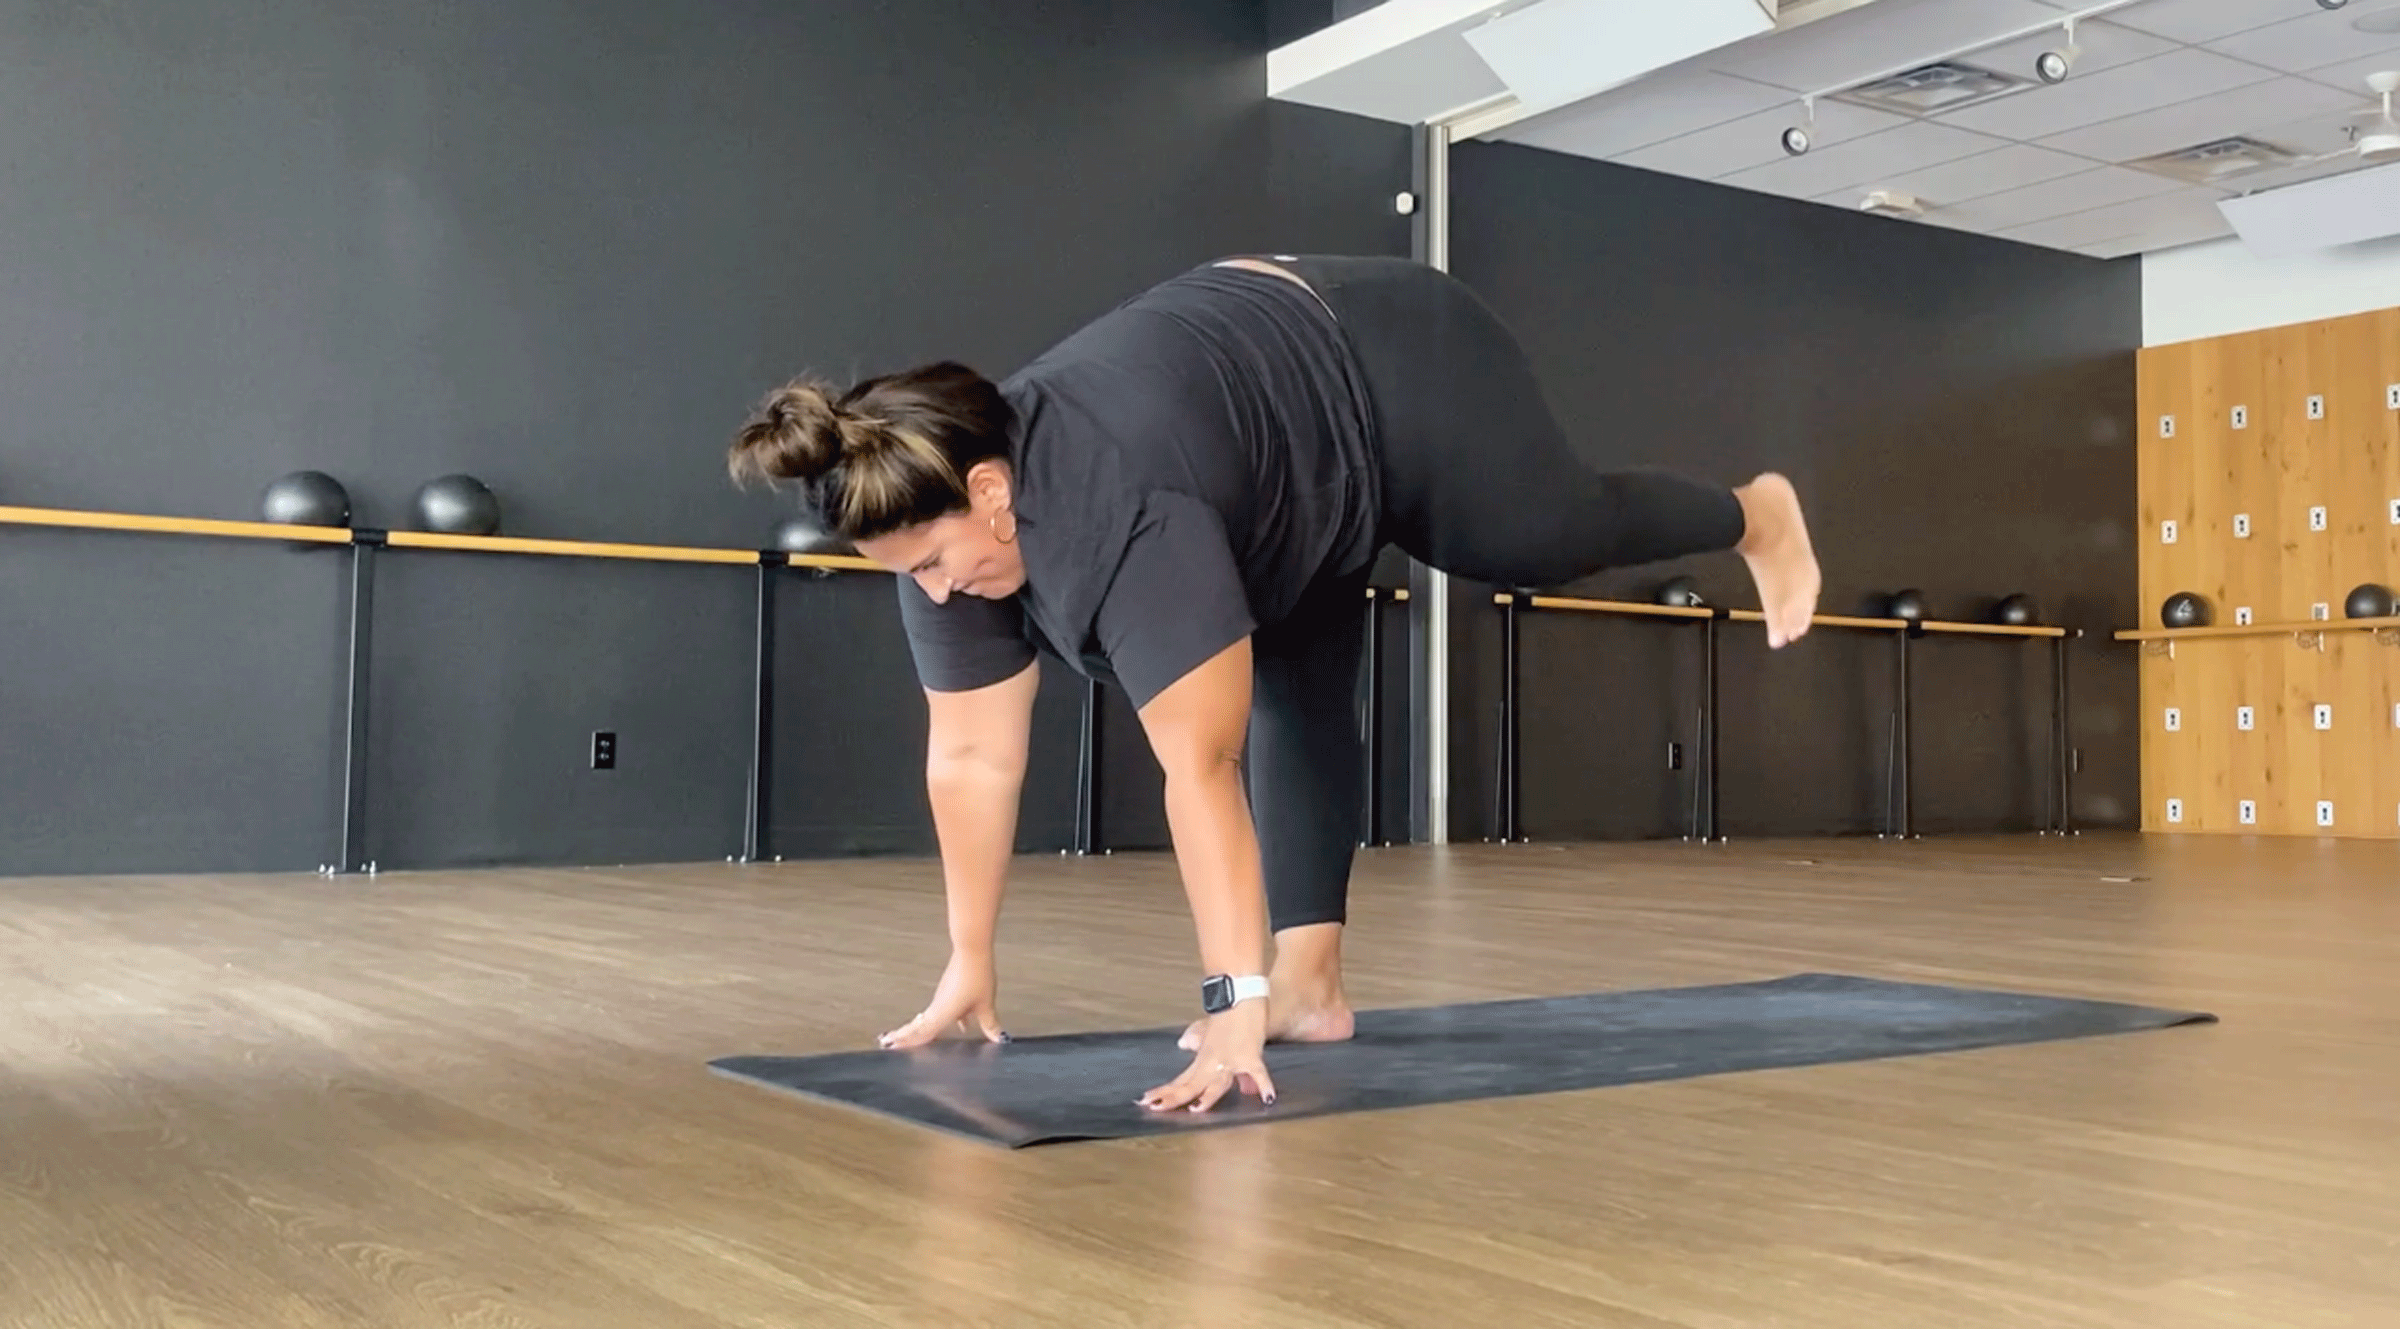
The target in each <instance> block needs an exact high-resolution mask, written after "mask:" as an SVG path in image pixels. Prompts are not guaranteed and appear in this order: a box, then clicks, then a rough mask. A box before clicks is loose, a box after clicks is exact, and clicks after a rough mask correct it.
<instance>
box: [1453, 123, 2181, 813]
mask: <svg viewBox="0 0 2400 1329" xmlns="http://www.w3.org/2000/svg"><path fill="white" fill-rule="evenodd" d="M1452 170H1453V178H1452V187H1453V192H1452V208H1453V222H1452V233H1451V244H1452V268H1453V270H1454V271H1455V272H1456V273H1457V274H1458V275H1459V276H1460V277H1462V278H1464V279H1465V280H1467V281H1468V282H1469V283H1470V284H1472V285H1474V286H1475V287H1476V288H1477V289H1478V290H1479V291H1481V292H1482V293H1483V295H1484V296H1485V298H1486V299H1488V300H1489V301H1490V302H1491V303H1492V304H1493V306H1494V307H1495V308H1496V309H1497V310H1498V311H1499V313H1500V314H1501V315H1502V317H1504V318H1505V319H1507V320H1508V321H1509V322H1510V324H1511V325H1512V326H1513V327H1514V328H1515V329H1516V331H1517V333H1518V335H1519V336H1520V337H1521V338H1522V339H1523V341H1524V342H1525V344H1526V346H1527V347H1528V349H1529V350H1530V352H1531V354H1532V355H1533V357H1534V360H1535V362H1536V366H1537V369H1538V370H1539V372H1540V374H1541V376H1542V378H1543V380H1544V381H1545V382H1546V384H1547V385H1548V387H1549V391H1550V394H1551V398H1552V403H1553V406H1554V408H1555V410H1556V412H1557V414H1558V416H1559V417H1560V419H1561V421H1562V423H1563V424H1564V425H1565V426H1566V428H1567V430H1568V432H1569V433H1570V434H1571V435H1572V436H1573V437H1574V438H1575V439H1576V440H1577V441H1578V443H1579V445H1580V446H1582V447H1583V448H1584V449H1585V452H1586V455H1587V456H1588V457H1589V458H1590V459H1591V460H1592V461H1593V462H1594V463H1595V464H1600V465H1610V466H1616V465H1651V464H1659V465H1668V466H1673V467H1677V468H1680V469H1683V470H1687V471H1690V472H1694V473H1697V474H1699V475H1703V476H1707V477H1711V478H1714V479H1718V480H1722V481H1726V482H1738V481H1741V480H1745V479H1747V478H1749V477H1750V476H1752V475H1754V474H1756V473H1757V472H1758V471H1760V470H1765V469H1776V470H1781V471H1784V472H1786V473H1787V474H1789V475H1791V476H1792V478H1793V480H1794V481H1795V482H1796V483H1797V484H1798V485H1799V487H1800V489H1801V492H1802V496H1803V498H1804V499H1805V501H1806V502H1807V504H1808V507H1809V511H1810V516H1811V519H1812V524H1813V532H1814V537H1815V541H1816V546H1817V551H1818V554H1819V557H1820V560H1821V561H1822V563H1823V565H1824V569H1825V575H1826V583H1827V584H1826V594H1825V601H1824V608H1825V610H1826V611H1827V612H1831V613H1862V612H1879V606H1878V600H1879V597H1880V596H1882V595H1883V594H1885V593H1888V592H1890V591H1893V590H1896V589H1899V588H1901V587H1908V586H1913V587H1918V588H1921V589H1923V590H1924V591H1925V592H1926V593H1927V595H1928V596H1929V597H1930V599H1931V603H1932V607H1933V610H1934V613H1935V615H1936V616H1937V617H1945V618H1979V617H1982V616H1983V615H1984V614H1985V613H1986V611H1987V609H1988V607H1989V605H1990V604H1991V602H1992V601H1994V600H1996V599H1998V598H1999V597H2001V596H2004V595H2007V594H2010V593H2012V592H2020V591H2021V592H2026V593H2029V594H2031V595H2032V596H2034V597H2035V599H2036V600H2037V602H2038V603H2039V605H2040V606H2041V609H2042V611H2043V613H2044V614H2045V616H2046V617H2047V618H2048V619H2049V620H2050V621H2054V622H2059V623H2063V624H2067V625H2072V626H2076V627H2080V628H2082V629H2084V630H2085V632H2086V633H2087V635H2086V636H2085V637H2084V638H2083V639H2082V640H2081V641H2080V642H2079V643H2078V644H2077V645H2076V647H2075V648H2074V651H2073V655H2072V659H2073V674H2072V677H2073V695H2074V703H2075V705H2074V714H2075V718H2076V731H2075V741H2076V743H2077V744H2078V745H2079V746H2080V747H2081V749H2082V754H2083V768H2082V771H2081V773H2080V775H2079V776H2078V777H2077V786H2076V792H2077V799H2078V802H2077V808H2076V810H2077V813H2078V816H2079V817H2080V818H2081V819H2082V820H2084V821H2086V822H2089V823H2094V824H2111V825H2120V826H2124V825H2132V824H2134V819H2135V809H2136V807H2137V806H2138V801H2139V800H2138V779H2137V762H2138V755H2139V754H2138V745H2137V739H2136V730H2135V727H2134V724H2133V720H2132V717H2133V715H2134V714H2135V712H2136V709H2137V675H2136V668H2135V661H2134V657H2133V655H2132V654H2131V653H2130V652H2128V651H2126V650H2124V649H2123V648H2122V647H2121V646H2119V645H2117V644H2115V643H2113V642H2112V641H2110V640H2109V637H2108V633H2109V631H2110V630H2111V629H2112V628H2113V627H2115V626H2118V625H2122V624H2125V623H2130V622H2133V621H2135V618H2136V616H2137V614H2136V611H2137V603H2136V599H2137V594H2138V588H2137V585H2136V579H2135V559H2134V544H2133V531H2132V522H2133V519H2134V515H2135V512H2136V503H2135V496H2134V447H2133V437H2134V435H2133V417H2134V409H2135V402H2134V355H2135V352H2136V350H2137V348H2138V347H2139V345H2140V336H2141V300H2140V294H2141V292H2140V275H2139V267H2138V264H2137V263H2136V262H2134V261H2125V262H2117V263H2103V262H2098V261H2094V260H2089V259H2083V258H2079V257H2076V256H2072V255H2064V254H2059V253H2055V252H2051V251H2046V250H2039V249H2034V248H2030V247H2027V246H2021V245H2015V244H2011V243H2007V242H2003V241H1997V240H1991V239H1987V238H1983V237H1978V236H1972V235H1966V234H1962V233H1957V232H1952V231H1948V230H1944V229H1940V228H1936V227H1928V226H1921V225H1915V224H1910V223H1905V222H1897V221H1891V220H1887V219H1883V218H1875V217H1867V216H1862V215H1857V214H1852V213H1847V212H1843V211H1841V210H1838V209H1833V208H1826V207H1819V206H1812V205H1808V204H1803V203H1798V202H1792V201H1787V200H1783V199H1777V198H1773V197H1769V196H1765V195H1760V194H1754V193H1748V192H1740V191H1735V190H1732V189H1727V188H1722V187H1716V186H1711V185H1707V184H1702V183H1697V182H1693V181H1687V180H1680V179H1675V178H1672V177H1666V176H1660V175H1654V174H1649V173H1645V172H1641V171H1636V170H1632V169H1628V168H1624V167H1618V166H1613V165H1608V164H1603V163H1598V162H1592V161H1586V160H1582V159H1578V158H1573V157H1568V156H1564V155H1559V154H1555V153H1549V152H1544V151H1538V150H1534V149H1529V148H1521V147H1516V146H1512V145H1506V144H1491V143H1469V144H1463V145H1460V146H1459V147H1458V148H1457V149H1456V150H1455V153H1454V157H1453V163H1452ZM1684 572H1688V573H1691V574H1693V575H1696V576H1697V577H1698V578H1699V581H1700V584H1701V586H1702V589H1703V590H1704V591H1705V592H1706V593H1707V594H1708V595H1709V596H1710V597H1711V598H1712V599H1713V600H1715V601H1716V602H1718V603H1721V604H1730V605H1743V606H1755V605H1756V604H1757V599H1756V595H1755V592H1754V591H1753V590H1752V588H1751V585H1750V581H1749V577H1748V574H1747V571H1746V570H1745V569H1744V567H1743V566H1742V564H1741V561H1740V560H1739V559H1738V557H1735V556H1732V555H1725V556H1720V557H1713V558H1704V559H1693V560H1687V561H1682V562H1678V563H1673V564H1665V565H1658V566H1654V567H1650V568H1644V569H1638V570H1630V571H1627V572H1624V573H1621V574H1611V575H1607V576H1604V577H1600V578H1596V579H1594V580H1593V582H1592V583H1591V584H1590V585H1588V586H1583V587H1578V588H1575V589H1577V590H1580V591H1583V592H1586V593H1590V594H1595V595H1603V596H1613V597H1618V598H1636V599H1647V598H1650V596H1651V594H1652V592H1653V591H1654V589H1655V587H1656V586H1657V585H1658V583H1660V582H1662V581H1664V580H1665V579H1666V578H1667V577H1669V576H1671V575H1674V574H1676V573H1684ZM1489 589H1490V588H1475V589H1473V590H1467V591H1462V592H1461V593H1460V595H1459V600H1458V605H1457V608H1456V610H1455V611H1454V612H1455V613H1456V614H1457V615H1458V617H1457V619H1456V620H1455V621H1456V622H1458V623H1459V624H1461V625H1462V628H1461V631H1460V633H1459V638H1458V649H1457V652H1456V654H1455V656H1454V666H1453V667H1454V670H1455V684H1454V686H1455V689H1456V691H1455V711H1454V719H1455V722H1456V726H1457V727H1456V735H1457V737H1456V739H1455V742H1456V748H1455V751H1454V756H1453V771H1454V774H1455V776H1456V778H1457V783H1456V785H1455V787H1454V790H1453V823H1452V825H1453V833H1454V834H1455V835H1458V836H1460V837H1462V838H1479V837H1482V836H1485V835H1487V834H1489V833H1490V832H1491V830H1492V829H1493V827H1494V824H1495V823H1494V822H1493V820H1492V816H1493V797H1492V795H1493V789H1494V782H1493V771H1494V758H1495V755H1496V749H1495V742H1496V738H1497V733H1498V728H1497V720H1498V714H1499V711H1498V708H1499V700H1500V688H1499V681H1500V669H1499V664H1500V640H1501V638H1500V631H1499V620H1498V613H1497V611H1496V610H1495V609H1494V608H1493V607H1492V603H1491V595H1490V593H1489ZM1699 635H1700V634H1699V629H1697V628H1696V627H1687V626H1669V625H1666V624H1661V623H1653V622H1649V621H1634V620H1624V619H1604V618H1592V617H1585V616H1580V615H1577V616H1565V615H1559V616H1539V615H1537V616H1533V617H1532V618H1531V619H1530V620H1529V621H1528V622H1527V623H1526V624H1525V627H1524V633H1523V638H1522V659H1523V672H1522V674H1521V678H1522V708H1523V709H1522V725H1523V727H1522V739H1521V742H1522V767H1521V769H1522V779H1523V795H1522V797H1523V819H1524V826H1525V829H1526V831H1527V832H1528V833H1529V834H1531V835H1533V836H1536V837H1549V838H1574V837H1585V836H1611V837H1615V836H1623V837H1632V836H1657V835H1680V834H1683V833H1685V830H1686V829H1687V827H1688V826H1689V825H1690V821H1689V816H1690V814H1689V808H1690V803H1689V792H1690V783H1689V782H1690V779H1691V775H1692V768H1691V767H1689V766H1687V767H1686V769H1685V770H1683V771H1681V772H1676V771H1671V770H1669V769H1668V765H1667V750H1668V744H1669V742H1670V741H1674V740H1682V741H1685V742H1687V743H1688V742H1689V741H1690V740H1691V739H1692V738H1693V736H1694V729H1695V718H1694V717H1695V712H1696V710H1697V707H1698V705H1699V697H1700V689H1699V686H1698V678H1699V660H1700V654H1699V650H1700V641H1699ZM1723 641H1724V648H1723V651H1722V664H1721V667H1722V675H1721V683H1720V695H1721V699H1722V702H1721V704H1722V709H1721V719H1720V732H1721V744H1722V746H1721V760H1722V768H1721V769H1722V778H1721V782H1720V793H1719V797H1720V800H1721V802H1720V814H1721V818H1722V825H1723V829H1724V830H1725V831H1726V832H1727V833H1729V834H1732V835H1737V836H1758V835H1769V834H1791V835H1798V834H1819V833H1864V832H1872V831H1875V830H1877V829H1879V828H1880V827H1881V826H1882V825H1883V817H1884V809H1885V807H1886V802H1885V799H1886V792H1887V789H1888V788H1889V782H1890V772H1891V767H1890V763H1889V762H1888V760H1887V754H1888V753H1889V751H1890V735H1891V728H1890V717H1891V713H1892V706H1893V701H1894V697H1895V695H1896V693H1895V687H1894V646H1893V642H1892V640H1891V638H1889V637H1888V636H1886V635H1882V634H1865V633H1856V632H1844V631H1839V630H1819V631H1817V632H1813V633H1811V634H1810V636H1809V637H1807V638H1806V639H1804V640H1803V641H1802V642H1801V643H1799V644H1798V645H1797V646H1795V647H1793V648H1791V649H1789V650H1787V651H1784V652H1770V651H1768V650H1767V649H1766V647H1765V638H1764V634H1763V633H1762V632H1761V631H1759V630H1758V629H1757V628H1755V627H1754V626H1745V625H1738V624H1737V625H1729V626H1728V627H1727V628H1726V630H1725V632H1724V636H1723ZM1914 675H1915V687H1914V688H1913V690H1912V691H1913V694H1914V699H1915V710H1914V716H1915V725H1916V743H1915V752H1916V766H1915V781H1914V788H1915V794H1916V820H1917V825H1918V828H1919V829H1920V830H1921V831H1925V832H1928V833H1933V832H1941V831H1967V830H2012V829H2027V828H2031V827H2034V826H2037V825H2039V824H2041V823H2042V822H2043V820H2044V816H2045V808H2044V804H2043V801H2042V800H2043V798H2044V796H2045V784H2044V777H2045V775H2046V772H2047V766H2046V764H2045V763H2046V761H2047V753H2048V747H2047V744H2048V734H2049V728H2048V726H2049V715H2050V709H2049V697H2050V691H2049V667H2048V656H2047V653H2046V648H2045V647H2043V646H2039V645H2033V644H2027V643H2020V642H2014V641H1999V642H1994V641H1980V640H1978V641H1961V640H1950V639H1933V638H1928V639H1923V640H1920V641H1919V642H1918V643H1917V647H1916V658H1915V661H1914Z"/></svg>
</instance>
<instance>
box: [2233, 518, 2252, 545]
mask: <svg viewBox="0 0 2400 1329" xmlns="http://www.w3.org/2000/svg"><path fill="white" fill-rule="evenodd" d="M2233 538H2234V539H2236V540H2247V539H2249V538H2250V514H2249V513H2247V512H2237V513H2235V514H2233Z"/></svg>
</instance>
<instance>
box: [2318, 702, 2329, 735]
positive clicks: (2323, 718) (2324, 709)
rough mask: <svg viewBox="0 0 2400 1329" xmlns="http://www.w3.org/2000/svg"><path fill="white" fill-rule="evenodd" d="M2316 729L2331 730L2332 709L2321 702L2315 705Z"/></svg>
mask: <svg viewBox="0 0 2400 1329" xmlns="http://www.w3.org/2000/svg"><path fill="white" fill-rule="evenodd" d="M2317 728H2319V729H2331V728H2333V708H2332V707H2331V706H2328V705H2326V704H2325V703H2323V702H2318V703H2317Z"/></svg>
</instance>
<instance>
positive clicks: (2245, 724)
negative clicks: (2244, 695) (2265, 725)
mask: <svg viewBox="0 0 2400 1329" xmlns="http://www.w3.org/2000/svg"><path fill="white" fill-rule="evenodd" d="M2233 727H2234V728H2236V729H2239V730H2241V731H2242V732H2244V733H2248V732H2249V731H2251V730H2253V729H2256V728H2258V712H2256V711H2254V710H2251V709H2250V708H2249V707H2247V706H2236V707H2235V708H2234V709H2233Z"/></svg>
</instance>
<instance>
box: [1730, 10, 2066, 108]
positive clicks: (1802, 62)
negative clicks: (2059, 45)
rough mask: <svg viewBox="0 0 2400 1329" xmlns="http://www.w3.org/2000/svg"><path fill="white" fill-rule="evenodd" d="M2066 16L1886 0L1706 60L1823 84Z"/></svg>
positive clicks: (1796, 87)
mask: <svg viewBox="0 0 2400 1329" xmlns="http://www.w3.org/2000/svg"><path fill="white" fill-rule="evenodd" d="M2058 17H2059V11H2058V10H2056V9H2053V8H2051V7H2050V6H2049V5H2046V4H2039V3H2036V2H2035V0H1883V3H1880V4H1872V5H1861V6H1860V7H1858V8H1857V9H1853V10H1851V11H1850V12H1848V13H1846V14H1836V15H1835V16H1833V17H1832V18H1827V19H1819V20H1818V21H1816V22H1814V23H1810V24H1806V25H1804V26H1802V27H1797V28H1790V29H1787V30H1785V31H1783V32H1779V33H1774V34H1772V35H1769V36H1765V37H1758V38H1754V39H1752V40H1750V41H1746V42H1742V43H1739V44H1737V45H1735V46H1732V47H1729V48H1727V49H1726V51H1725V52H1724V54H1723V55H1721V56H1719V57H1716V58H1713V59H1707V60H1706V63H1707V64H1708V66H1709V67H1710V68H1712V69H1715V70H1718V71H1719V72H1722V73H1727V74H1735V75H1738V76H1740V77H1742V78H1748V79H1755V80H1757V81H1758V82H1761V83H1772V84H1774V85H1775V86H1777V87H1780V88H1787V89H1789V90H1791V91H1793V92H1796V93H1799V92H1822V91H1824V90H1826V89H1828V88H1834V89H1839V88H1845V87H1849V86H1850V85H1852V84H1855V83H1858V82H1860V81H1862V80H1864V79H1866V78H1868V77H1869V76H1871V75H1875V74H1880V73H1883V72H1885V71H1887V70H1893V69H1907V68H1911V67H1913V66H1916V65H1919V64H1925V63H1929V62H1931V61H1933V60H1935V59H1938V58H1940V57H1942V56H1945V55H1947V54H1949V53H1950V52H1952V51H1955V50H1957V49H1958V48H1960V47H1962V46H1972V45H1974V44H1975V43H1977V42H1982V41H1990V40H1991V39H1993V38H1995V37H1999V36H2003V35H2005V34H2007V33H2010V32H2014V31H2016V30H2017V29H2019V28H2025V27H2031V26H2032V25H2034V24H2037V23H2044V22H2048V21H2051V20H2054V19H2056V18H2058Z"/></svg>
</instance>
